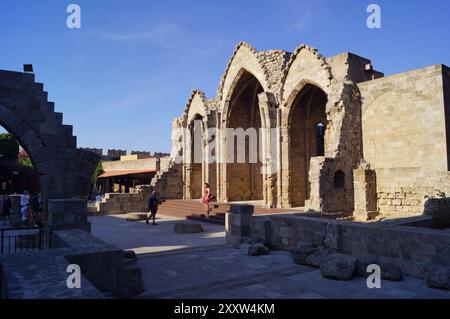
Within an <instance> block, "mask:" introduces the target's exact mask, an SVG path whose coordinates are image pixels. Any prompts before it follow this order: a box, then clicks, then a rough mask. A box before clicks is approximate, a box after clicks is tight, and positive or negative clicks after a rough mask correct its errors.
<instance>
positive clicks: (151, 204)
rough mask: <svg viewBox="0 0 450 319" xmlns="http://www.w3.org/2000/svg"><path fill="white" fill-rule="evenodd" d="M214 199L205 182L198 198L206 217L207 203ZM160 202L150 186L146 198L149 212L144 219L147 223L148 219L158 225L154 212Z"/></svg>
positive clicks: (207, 212) (208, 210)
mask: <svg viewBox="0 0 450 319" xmlns="http://www.w3.org/2000/svg"><path fill="white" fill-rule="evenodd" d="M214 200H216V197H215V196H214V195H213V194H212V192H211V187H210V186H209V184H208V183H205V184H204V187H203V196H202V198H201V199H200V201H201V202H202V204H203V207H204V211H205V215H206V218H208V217H209V213H210V212H211V208H210V206H209V205H210V203H211V202H212V201H214ZM160 203H161V201H160V200H159V199H158V195H157V193H156V190H155V189H154V188H153V187H151V188H150V197H149V199H148V210H147V211H148V212H149V214H148V215H147V219H146V221H145V222H146V223H147V225H150V220H152V224H153V225H158V224H157V223H156V213H157V212H158V206H159V204H160Z"/></svg>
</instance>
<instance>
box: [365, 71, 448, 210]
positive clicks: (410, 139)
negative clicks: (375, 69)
mask: <svg viewBox="0 0 450 319" xmlns="http://www.w3.org/2000/svg"><path fill="white" fill-rule="evenodd" d="M358 86H359V89H360V90H361V95H362V100H363V105H362V130H363V143H364V158H365V160H366V161H367V162H368V163H369V164H370V166H371V169H374V170H375V171H376V180H377V182H376V183H377V197H378V207H379V211H380V213H384V214H399V213H402V214H403V213H406V214H421V213H422V212H423V199H424V196H434V195H435V193H436V192H437V191H444V192H447V193H448V192H449V190H450V180H449V174H448V157H447V132H446V116H445V110H446V107H445V105H444V94H443V92H444V87H443V67H442V66H441V65H435V66H431V67H427V68H423V69H420V70H415V71H411V72H407V73H402V74H398V75H394V76H390V77H387V78H383V79H378V80H375V81H369V82H365V83H361V84H359V85H358Z"/></svg>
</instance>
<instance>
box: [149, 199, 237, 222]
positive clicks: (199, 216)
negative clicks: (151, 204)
mask: <svg viewBox="0 0 450 319" xmlns="http://www.w3.org/2000/svg"><path fill="white" fill-rule="evenodd" d="M210 207H211V209H212V211H211V212H210V216H209V218H206V216H205V214H204V213H203V205H202V203H201V202H200V200H198V199H197V200H196V199H193V200H167V201H165V202H164V203H162V204H161V205H160V206H159V209H158V214H162V215H168V216H173V217H179V218H186V219H188V220H195V221H201V222H207V223H212V224H217V225H225V214H226V213H227V212H228V211H229V209H230V205H229V204H224V203H211V205H210Z"/></svg>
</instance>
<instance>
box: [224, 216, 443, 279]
mask: <svg viewBox="0 0 450 319" xmlns="http://www.w3.org/2000/svg"><path fill="white" fill-rule="evenodd" d="M420 218H423V217H420ZM414 223H415V221H414V218H412V219H405V220H399V221H398V222H396V223H386V224H384V223H378V224H364V223H355V222H342V221H335V220H328V219H324V218H311V217H300V216H288V215H273V216H270V217H263V216H261V217H253V220H252V228H251V234H252V235H251V236H252V238H253V239H255V240H258V241H263V242H265V243H266V244H267V245H268V246H269V247H271V248H273V249H281V250H292V249H295V248H298V247H297V245H298V244H299V243H300V242H310V243H312V244H313V245H316V246H325V247H327V248H331V249H334V250H336V251H338V252H341V253H344V254H349V255H353V256H355V257H364V256H370V255H372V256H376V258H377V259H378V261H379V262H383V263H385V262H386V263H388V262H393V263H395V264H397V265H399V267H401V268H402V271H403V272H404V273H405V274H409V275H413V276H417V277H419V278H423V276H424V266H425V265H426V264H427V263H430V262H435V263H438V264H442V265H450V251H449V250H450V248H449V247H450V246H449V245H450V235H449V233H448V231H445V230H435V229H430V228H421V227H411V226H413V224H414ZM418 223H419V224H421V223H423V221H418ZM228 227H229V228H231V226H228Z"/></svg>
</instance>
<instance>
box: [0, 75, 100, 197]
mask: <svg viewBox="0 0 450 319" xmlns="http://www.w3.org/2000/svg"><path fill="white" fill-rule="evenodd" d="M0 124H1V125H2V126H4V127H5V129H6V130H8V131H9V132H10V133H11V134H13V135H15V137H16V138H17V139H18V140H19V141H20V143H21V145H22V146H23V147H24V148H25V149H26V150H27V152H28V153H29V155H30V157H31V158H32V160H33V166H34V167H35V168H36V170H37V171H38V173H39V174H40V176H41V185H42V187H43V192H42V193H43V201H44V202H46V200H47V199H49V198H72V197H80V196H87V195H88V194H89V190H90V179H91V174H92V171H93V170H94V168H95V165H96V164H97V163H98V161H99V159H100V158H99V156H98V155H96V154H94V153H92V152H88V151H85V150H80V149H77V140H76V137H75V136H74V135H73V128H72V126H71V125H65V124H63V114H62V113H60V112H55V103H54V102H49V101H48V93H47V92H46V91H45V90H44V84H43V83H38V82H36V81H35V76H34V74H30V73H21V72H14V71H5V70H0Z"/></svg>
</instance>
